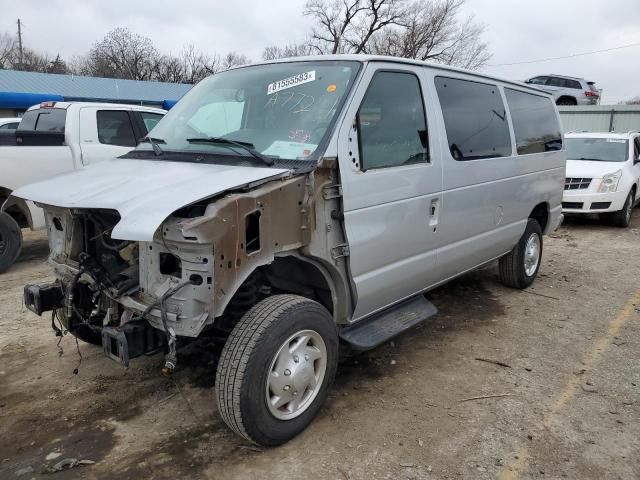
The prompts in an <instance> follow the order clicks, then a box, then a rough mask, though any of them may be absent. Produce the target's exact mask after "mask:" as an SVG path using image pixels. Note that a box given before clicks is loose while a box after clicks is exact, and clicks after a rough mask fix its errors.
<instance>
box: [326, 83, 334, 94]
mask: <svg viewBox="0 0 640 480" xmlns="http://www.w3.org/2000/svg"><path fill="white" fill-rule="evenodd" d="M335 91H336V84H335V83H332V84H331V85H329V86H328V87H327V92H329V93H333V92H335Z"/></svg>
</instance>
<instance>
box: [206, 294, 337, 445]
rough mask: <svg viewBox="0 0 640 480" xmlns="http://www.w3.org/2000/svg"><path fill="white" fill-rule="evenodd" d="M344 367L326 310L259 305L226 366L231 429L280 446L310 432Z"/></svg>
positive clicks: (226, 351) (222, 406) (229, 350)
mask: <svg viewBox="0 0 640 480" xmlns="http://www.w3.org/2000/svg"><path fill="white" fill-rule="evenodd" d="M337 366H338V334H337V331H336V327H335V324H334V322H333V318H332V317H331V315H330V314H329V312H328V311H327V309H326V308H324V307H323V306H322V305H320V304H319V303H317V302H314V301H313V300H309V299H307V298H304V297H299V296H296V295H274V296H272V297H269V298H266V299H265V300H263V301H261V302H259V303H258V304H256V305H255V306H254V307H253V308H251V310H249V311H248V312H247V313H246V314H245V315H244V317H242V319H241V320H240V322H238V324H237V325H236V326H235V328H234V329H233V331H232V332H231V335H229V338H228V339H227V341H226V343H225V346H224V348H223V350H222V354H221V356H220V361H219V363H218V371H217V375H216V386H215V390H216V396H217V398H218V408H219V410H220V415H221V416H222V419H223V420H224V421H225V423H226V424H227V425H228V426H229V428H231V429H232V430H233V431H234V432H236V433H237V434H239V435H240V436H242V437H244V438H246V439H247V440H249V441H252V442H254V443H257V444H260V445H264V446H275V445H280V444H282V443H285V442H286V441H288V440H290V439H292V438H293V437H295V436H296V435H297V434H298V433H300V432H302V430H304V429H305V428H306V427H307V425H309V423H311V421H312V420H313V418H314V417H315V415H316V414H317V413H318V410H320V407H321V406H322V404H323V403H324V401H325V399H326V397H327V394H328V391H329V388H330V387H331V384H332V383H333V378H334V377H335V373H336V369H337Z"/></svg>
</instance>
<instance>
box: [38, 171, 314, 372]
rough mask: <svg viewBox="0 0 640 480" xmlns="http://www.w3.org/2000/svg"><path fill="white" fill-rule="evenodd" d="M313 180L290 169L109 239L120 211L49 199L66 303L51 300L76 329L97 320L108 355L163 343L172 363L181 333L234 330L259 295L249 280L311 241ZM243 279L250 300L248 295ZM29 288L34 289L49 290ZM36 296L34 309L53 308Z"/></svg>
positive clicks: (53, 261)
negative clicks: (136, 236)
mask: <svg viewBox="0 0 640 480" xmlns="http://www.w3.org/2000/svg"><path fill="white" fill-rule="evenodd" d="M308 185H309V184H308V183H307V182H305V181H301V179H300V178H295V177H293V178H290V179H282V180H277V181H273V182H268V183H265V184H263V185H261V186H258V187H254V188H253V189H251V190H246V191H242V192H237V193H230V194H228V195H225V196H223V197H218V198H216V199H212V200H208V201H206V202H202V203H201V204H194V205H190V206H187V207H184V208H183V209H179V210H177V211H176V212H174V214H173V215H170V216H169V217H168V218H167V219H165V220H164V222H163V223H162V224H161V225H160V226H159V227H158V229H157V230H156V232H155V234H154V235H153V238H152V239H151V240H136V241H129V240H118V239H115V238H112V237H111V236H110V232H111V231H113V230H114V225H117V224H118V221H119V220H118V217H119V216H118V213H117V212H114V211H113V210H111V211H106V210H95V209H76V208H62V207H54V206H50V205H42V206H43V208H44V210H45V212H46V216H47V222H48V225H49V226H50V228H49V246H50V252H51V254H50V257H49V263H50V265H51V266H52V267H53V270H54V272H55V276H56V277H57V278H58V282H59V283H60V285H61V287H60V288H61V291H62V292H63V300H62V305H60V304H59V303H54V304H51V305H46V307H49V308H48V309H49V310H54V312H57V313H58V314H59V315H60V316H61V317H63V319H64V320H66V321H67V322H68V325H67V329H68V330H69V331H72V332H73V328H77V327H83V324H82V323H78V322H79V321H80V322H84V323H91V328H98V329H99V330H100V331H101V333H102V344H103V350H104V352H105V354H106V355H107V356H108V357H110V358H113V359H115V360H118V361H120V362H121V363H123V364H125V365H126V364H128V361H129V359H131V358H135V357H136V356H139V355H141V354H144V353H150V352H155V351H158V349H159V348H160V344H162V347H164V348H165V349H168V350H169V357H168V360H167V363H168V364H171V366H172V365H174V364H175V344H176V338H180V337H187V338H195V337H198V336H199V335H201V333H202V332H203V330H204V329H205V328H208V327H212V328H213V329H214V330H215V329H218V330H223V331H228V328H229V325H232V322H228V320H230V319H229V318H227V317H228V316H229V317H231V316H232V315H233V316H234V318H236V319H237V318H238V317H237V315H239V314H242V312H243V311H246V308H248V307H247V305H248V306H250V303H251V302H253V301H254V300H255V297H256V295H259V294H260V293H259V292H258V291H257V290H256V287H248V286H246V285H245V282H250V280H251V278H250V277H251V275H252V274H253V273H254V272H255V271H256V269H259V268H261V267H263V266H266V265H269V264H271V263H272V262H274V259H275V257H276V255H278V253H279V252H280V251H289V250H297V249H299V248H301V247H303V246H304V245H305V244H307V243H308V242H309V238H310V237H309V232H310V231H311V230H313V228H315V220H314V217H313V216H312V215H311V214H310V212H311V211H312V209H310V208H309V207H308V206H305V203H306V202H308V199H309V198H311V197H310V195H309V190H308V188H309V186H308ZM76 284H77V286H76ZM69 285H71V287H70V286H69ZM241 287H242V288H243V289H244V290H245V291H244V292H242V293H249V294H250V296H251V298H242V295H241V294H240V293H241V292H239V289H242V288H241ZM30 291H31V292H32V296H34V297H35V295H33V292H34V291H37V292H38V293H39V292H44V291H45V290H44V287H42V288H41V289H38V290H34V289H33V288H32V289H31V290H30ZM70 294H71V295H70ZM236 294H237V295H236ZM70 298H71V300H70ZM25 299H26V297H25ZM30 304H31V305H33V310H34V311H36V313H42V312H43V311H46V310H47V308H38V307H37V306H36V302H35V301H31V302H30ZM227 307H228V309H227ZM69 319H71V321H70V320H69ZM79 319H80V320H79ZM74 322H75V324H74ZM136 322H142V323H141V324H140V323H136ZM140 325H144V328H142V327H141V326H140ZM147 330H150V331H147ZM158 332H159V334H158ZM162 336H164V339H163V338H162ZM172 351H173V352H174V354H173V356H172Z"/></svg>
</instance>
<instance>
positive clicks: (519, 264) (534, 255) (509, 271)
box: [499, 218, 542, 289]
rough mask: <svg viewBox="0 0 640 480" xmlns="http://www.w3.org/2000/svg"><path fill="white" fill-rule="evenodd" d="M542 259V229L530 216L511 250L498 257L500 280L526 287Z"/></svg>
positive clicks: (531, 280)
mask: <svg viewBox="0 0 640 480" xmlns="http://www.w3.org/2000/svg"><path fill="white" fill-rule="evenodd" d="M541 260H542V229H541V228H540V224H539V223H538V222H537V221H536V220H534V219H532V218H530V219H529V221H528V222H527V228H526V229H525V231H524V233H523V234H522V237H520V240H519V241H518V243H517V245H516V246H515V247H513V250H511V252H509V253H508V254H507V255H505V256H504V257H502V258H501V259H500V263H499V269H500V280H501V281H502V283H504V284H505V285H507V286H509V287H513V288H519V289H523V288H527V287H528V286H529V285H531V284H532V283H533V281H534V280H535V278H536V275H537V274H538V270H539V269H540V262H541Z"/></svg>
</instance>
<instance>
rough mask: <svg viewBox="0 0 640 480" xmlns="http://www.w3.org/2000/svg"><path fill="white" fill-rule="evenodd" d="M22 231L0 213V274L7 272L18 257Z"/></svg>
mask: <svg viewBox="0 0 640 480" xmlns="http://www.w3.org/2000/svg"><path fill="white" fill-rule="evenodd" d="M21 249H22V230H20V226H19V225H18V224H17V222H16V221H15V220H14V219H13V218H12V217H11V216H9V215H7V214H6V213H0V273H1V272H4V271H6V270H8V269H9V268H10V267H11V265H13V264H14V263H15V261H16V259H17V258H18V255H20V250H21Z"/></svg>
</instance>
